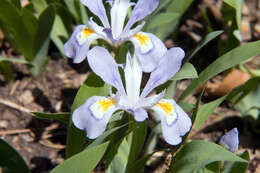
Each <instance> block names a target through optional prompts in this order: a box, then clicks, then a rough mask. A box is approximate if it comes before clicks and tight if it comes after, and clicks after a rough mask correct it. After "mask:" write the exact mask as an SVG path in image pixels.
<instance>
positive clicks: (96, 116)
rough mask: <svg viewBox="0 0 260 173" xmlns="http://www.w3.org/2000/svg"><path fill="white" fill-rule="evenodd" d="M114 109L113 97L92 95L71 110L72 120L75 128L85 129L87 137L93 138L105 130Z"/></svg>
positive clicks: (115, 107)
mask: <svg viewBox="0 0 260 173" xmlns="http://www.w3.org/2000/svg"><path fill="white" fill-rule="evenodd" d="M116 110H118V107H117V106H116V103H115V102H114V100H113V98H106V97H99V96H93V97H91V98H89V99H88V100H87V101H86V102H85V103H84V104H83V105H81V106H80V107H79V108H77V109H76V110H75V111H74V112H73V114H72V121H73V123H74V125H75V126H76V127H77V128H79V129H81V130H85V131H86V134H87V136H88V138H90V139H94V138H96V137H98V136H99V135H101V134H102V133H103V132H104V131H105V129H106V126H107V123H108V121H109V119H110V117H111V115H112V114H113V113H114V112H115V111H116Z"/></svg>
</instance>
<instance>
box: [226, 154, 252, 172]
mask: <svg viewBox="0 0 260 173" xmlns="http://www.w3.org/2000/svg"><path fill="white" fill-rule="evenodd" d="M240 157H241V158H242V159H245V160H247V161H248V163H241V162H234V163H228V164H227V165H226V166H225V169H224V170H223V171H222V173H246V171H247V168H248V164H249V161H250V157H249V152H248V151H245V152H243V153H242V154H241V155H240Z"/></svg>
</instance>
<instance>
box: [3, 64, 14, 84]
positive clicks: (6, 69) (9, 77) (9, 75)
mask: <svg viewBox="0 0 260 173" xmlns="http://www.w3.org/2000/svg"><path fill="white" fill-rule="evenodd" d="M0 72H1V73H2V74H3V75H4V77H5V80H6V81H7V82H13V81H14V75H13V70H12V67H11V65H10V64H9V63H8V62H1V61H0Z"/></svg>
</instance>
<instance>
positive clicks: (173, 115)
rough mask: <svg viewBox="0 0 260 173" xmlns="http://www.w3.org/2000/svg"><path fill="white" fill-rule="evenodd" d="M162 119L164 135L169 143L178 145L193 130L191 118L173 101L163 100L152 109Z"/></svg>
mask: <svg viewBox="0 0 260 173" xmlns="http://www.w3.org/2000/svg"><path fill="white" fill-rule="evenodd" d="M151 109H152V110H153V111H154V114H155V116H159V117H160V119H161V126H162V134H163V137H164V139H165V140H166V142H167V143H169V144H171V145H178V144H179V143H180V142H181V141H182V139H181V136H184V135H185V134H186V133H187V132H188V131H189V130H190V128H191V119H190V117H189V116H188V115H187V114H186V113H185V112H184V111H183V110H182V109H181V108H180V107H179V106H178V105H177V104H176V103H175V101H174V100H172V99H162V100H160V101H159V102H158V103H157V104H156V105H155V106H153V107H152V108H151Z"/></svg>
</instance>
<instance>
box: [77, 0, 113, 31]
mask: <svg viewBox="0 0 260 173" xmlns="http://www.w3.org/2000/svg"><path fill="white" fill-rule="evenodd" d="M80 1H81V3H82V4H84V5H85V6H86V7H88V9H89V10H90V11H91V12H92V13H94V14H95V15H96V16H98V18H99V19H100V20H101V22H102V23H103V25H104V27H105V28H110V24H109V22H108V19H107V14H106V9H105V7H104V4H103V2H102V0H80Z"/></svg>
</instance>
